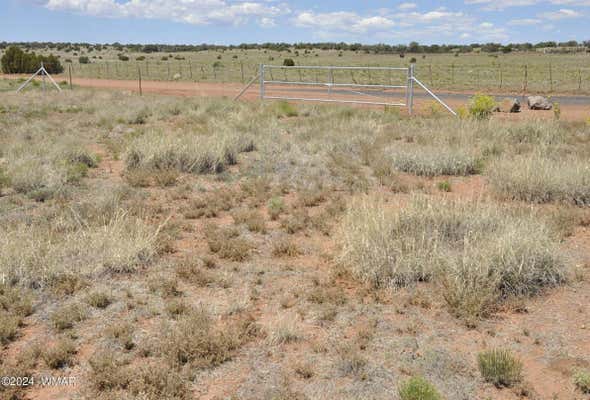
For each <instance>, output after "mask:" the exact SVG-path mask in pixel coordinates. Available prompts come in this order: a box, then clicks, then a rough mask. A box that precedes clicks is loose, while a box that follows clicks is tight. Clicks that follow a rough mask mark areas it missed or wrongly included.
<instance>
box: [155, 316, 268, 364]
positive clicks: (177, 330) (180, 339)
mask: <svg viewBox="0 0 590 400" xmlns="http://www.w3.org/2000/svg"><path fill="white" fill-rule="evenodd" d="M256 334H257V329H256V328H255V325H254V323H253V321H252V320H250V319H245V320H242V321H238V322H234V323H231V324H229V325H228V326H223V327H222V326H217V325H215V324H214V321H213V320H212V319H211V317H210V316H209V315H207V313H205V311H203V310H191V311H190V312H188V313H186V314H183V315H181V316H179V318H178V321H177V322H176V323H175V324H174V325H173V326H171V327H169V328H167V329H165V330H164V333H163V335H162V338H161V342H160V349H161V352H162V355H163V356H164V357H165V358H166V360H167V361H168V362H169V363H170V365H171V366H174V367H182V366H184V365H189V366H190V367H191V368H208V367H214V366H217V365H219V364H221V363H223V362H225V361H227V360H229V359H230V358H231V357H232V355H233V354H234V352H235V350H236V349H238V348H239V347H240V346H241V345H242V344H243V343H245V342H246V341H248V340H250V338H251V337H252V336H253V335H256Z"/></svg>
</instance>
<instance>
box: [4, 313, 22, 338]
mask: <svg viewBox="0 0 590 400" xmlns="http://www.w3.org/2000/svg"><path fill="white" fill-rule="evenodd" d="M20 323H21V319H20V318H19V317H16V316H14V315H11V314H9V313H7V312H4V311H2V310H0V344H1V345H6V344H8V343H10V342H12V341H13V340H14V339H15V338H16V335H17V334H18V327H19V325H20Z"/></svg>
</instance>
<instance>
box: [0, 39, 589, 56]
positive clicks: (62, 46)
mask: <svg viewBox="0 0 590 400" xmlns="http://www.w3.org/2000/svg"><path fill="white" fill-rule="evenodd" d="M10 46H18V47H21V48H26V49H30V50H41V49H50V50H56V51H66V52H69V51H80V50H82V49H85V50H86V51H93V50H96V51H101V50H103V49H105V48H113V49H115V50H117V51H125V50H126V51H133V52H143V53H157V52H164V53H172V52H185V51H207V50H214V51H225V50H235V49H243V50H252V49H258V50H276V51H288V50H291V49H296V50H338V51H346V50H348V51H358V52H366V53H374V54H402V53H451V52H457V53H470V52H473V51H476V50H477V51H482V52H485V53H496V52H503V53H509V52H512V51H531V50H536V49H545V48H549V49H559V48H562V49H563V51H574V50H575V51H579V50H580V49H582V50H585V51H590V40H584V41H581V42H579V41H576V40H570V41H567V42H555V41H545V42H538V43H534V44H533V43H528V42H525V43H508V44H501V43H491V42H490V43H471V44H431V45H425V44H420V43H418V42H410V43H409V44H395V45H394V44H385V43H379V44H362V43H344V42H339V43H337V42H299V43H285V42H278V43H272V42H267V43H242V44H239V45H214V44H206V43H203V44H194V45H190V44H181V45H176V44H174V45H171V44H121V43H118V42H115V43H105V44H97V43H67V42H57V43H55V42H0V49H5V48H8V47H10Z"/></svg>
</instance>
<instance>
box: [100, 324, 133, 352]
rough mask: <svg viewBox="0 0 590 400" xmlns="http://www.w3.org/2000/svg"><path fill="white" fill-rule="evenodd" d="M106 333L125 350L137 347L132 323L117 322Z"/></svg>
mask: <svg viewBox="0 0 590 400" xmlns="http://www.w3.org/2000/svg"><path fill="white" fill-rule="evenodd" d="M106 333H107V334H108V335H109V336H110V337H112V338H113V339H115V340H116V341H117V342H119V343H120V344H121V346H122V347H123V348H124V349H125V350H131V349H132V348H133V347H135V343H134V341H133V325H132V324H131V323H130V322H126V321H123V322H115V323H113V324H112V325H111V326H109V327H108V328H107V331H106Z"/></svg>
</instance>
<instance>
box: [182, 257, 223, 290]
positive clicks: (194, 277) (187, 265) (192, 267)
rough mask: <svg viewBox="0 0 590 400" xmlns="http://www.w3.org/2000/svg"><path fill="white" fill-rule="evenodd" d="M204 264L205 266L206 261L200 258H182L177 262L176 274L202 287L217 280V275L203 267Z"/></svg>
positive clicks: (185, 280)
mask: <svg viewBox="0 0 590 400" xmlns="http://www.w3.org/2000/svg"><path fill="white" fill-rule="evenodd" d="M202 265H203V266H205V265H206V263H205V262H204V261H201V260H198V259H190V258H185V259H182V260H180V261H179V262H178V263H177V264H176V275H177V276H178V278H180V279H182V280H183V281H184V282H188V283H192V284H193V285H197V286H201V287H205V286H208V285H210V284H211V283H213V282H215V277H214V276H213V275H212V273H211V272H209V271H207V270H205V269H203V266H202Z"/></svg>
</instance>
